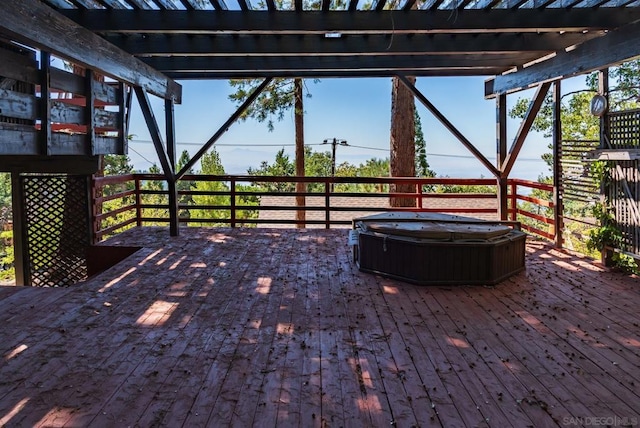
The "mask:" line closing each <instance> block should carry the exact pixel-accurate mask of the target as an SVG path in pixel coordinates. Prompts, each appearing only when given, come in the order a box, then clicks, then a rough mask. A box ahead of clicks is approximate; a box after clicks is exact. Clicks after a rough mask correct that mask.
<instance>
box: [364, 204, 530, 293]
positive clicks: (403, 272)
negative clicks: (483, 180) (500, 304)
mask: <svg viewBox="0 0 640 428" xmlns="http://www.w3.org/2000/svg"><path fill="white" fill-rule="evenodd" d="M508 223H509V225H511V226H516V229H514V228H512V227H509V226H508V225H507V224H504V223H501V222H490V221H485V220H479V219H475V218H470V217H462V216H456V215H449V214H438V213H408V212H389V213H383V214H376V215H372V216H367V217H361V218H357V219H354V221H353V225H354V229H355V231H356V232H357V235H358V240H357V245H356V247H355V251H354V256H355V260H356V262H357V264H358V267H359V269H360V270H361V271H364V272H373V273H378V274H381V275H384V276H388V277H392V278H396V279H400V280H403V281H408V282H412V283H417V284H496V283H498V282H500V281H502V280H504V279H506V278H508V277H509V276H511V275H514V274H516V273H518V272H520V271H521V270H522V269H524V254H525V240H526V234H525V233H523V232H521V231H520V230H517V223H515V222H508Z"/></svg>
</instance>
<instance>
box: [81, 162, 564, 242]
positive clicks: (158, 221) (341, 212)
mask: <svg viewBox="0 0 640 428" xmlns="http://www.w3.org/2000/svg"><path fill="white" fill-rule="evenodd" d="M297 182H304V183H306V185H307V191H306V192H295V190H294V188H295V183H297ZM252 183H260V184H261V186H260V187H257V186H251V184H252ZM398 185H406V186H408V187H410V189H412V191H404V192H399V191H394V189H395V187H396V186H398ZM509 185H510V201H511V203H510V211H509V213H510V219H511V220H516V219H518V220H519V219H524V220H527V219H531V220H532V221H535V224H537V223H543V224H549V225H551V229H550V231H545V230H542V229H543V228H541V227H537V226H535V225H528V224H527V223H528V222H527V221H523V223H524V224H523V228H524V229H526V230H527V231H529V232H531V233H535V234H537V235H540V236H543V237H546V238H549V239H553V233H554V229H553V218H554V217H553V215H551V216H550V217H548V216H545V214H544V213H541V212H540V210H538V209H535V210H529V211H528V210H526V207H525V205H532V204H533V206H535V207H542V208H553V207H552V205H551V204H550V203H549V202H548V201H545V200H541V199H536V198H532V197H530V196H527V195H524V194H518V191H519V190H520V189H532V188H535V189H541V190H545V191H552V190H553V188H552V187H550V186H547V185H544V184H540V183H536V182H530V181H524V180H510V181H509ZM178 189H179V190H178V195H179V205H178V206H179V213H180V217H179V221H180V223H182V224H185V225H197V226H206V225H210V226H211V225H215V226H225V225H226V226H230V227H247V226H248V227H255V226H258V227H260V226H267V227H272V226H275V225H290V226H294V225H300V226H302V225H304V226H305V227H324V228H331V227H348V225H350V224H351V219H352V218H353V217H358V216H362V215H366V214H367V213H372V212H382V211H412V212H442V213H455V214H460V215H467V216H472V217H481V218H487V219H498V209H497V207H498V201H497V195H496V181H495V180H493V179H456V178H390V177H380V178H369V177H367V178H363V177H334V178H331V177H266V176H259V177H258V176H240V175H224V176H210V175H189V176H184V177H183V179H182V180H181V181H179V182H178ZM296 196H304V197H305V200H306V203H305V206H304V207H299V206H296V203H295V201H296ZM390 198H413V199H415V200H416V203H415V207H411V208H396V207H391V206H390V204H389V200H390ZM522 202H528V203H529V204H525V205H523V204H522ZM168 207H169V205H168V192H167V190H166V183H165V179H164V176H162V175H154V174H128V175H121V176H108V177H98V178H95V179H94V205H93V211H94V222H93V226H94V236H95V240H97V241H99V240H102V239H104V238H105V237H107V236H111V235H113V234H116V233H118V232H120V231H123V230H124V229H126V228H129V227H133V226H134V225H135V226H143V225H163V224H165V225H166V224H168V222H169V215H168V213H169V210H168ZM299 211H304V213H305V217H306V218H305V220H297V219H296V215H295V213H296V212H299Z"/></svg>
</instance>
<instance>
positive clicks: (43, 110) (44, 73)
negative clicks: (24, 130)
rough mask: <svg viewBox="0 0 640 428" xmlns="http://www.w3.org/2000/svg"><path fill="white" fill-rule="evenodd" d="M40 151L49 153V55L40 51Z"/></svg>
mask: <svg viewBox="0 0 640 428" xmlns="http://www.w3.org/2000/svg"><path fill="white" fill-rule="evenodd" d="M40 153H41V154H43V155H45V156H49V155H50V154H51V56H50V55H49V52H45V51H42V52H40Z"/></svg>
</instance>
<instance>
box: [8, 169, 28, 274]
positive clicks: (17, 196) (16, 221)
mask: <svg viewBox="0 0 640 428" xmlns="http://www.w3.org/2000/svg"><path fill="white" fill-rule="evenodd" d="M11 199H12V204H13V208H12V212H13V254H14V257H15V258H14V262H13V264H14V267H15V271H16V285H31V281H30V278H29V271H28V267H29V252H28V245H27V234H26V231H25V228H24V224H25V219H24V205H23V203H24V192H23V190H22V186H21V183H20V174H19V173H17V172H12V173H11Z"/></svg>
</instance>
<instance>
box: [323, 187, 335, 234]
mask: <svg viewBox="0 0 640 428" xmlns="http://www.w3.org/2000/svg"><path fill="white" fill-rule="evenodd" d="M331 186H333V177H331V178H329V179H328V180H327V181H325V182H324V228H325V229H330V228H331V208H330V207H331Z"/></svg>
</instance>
